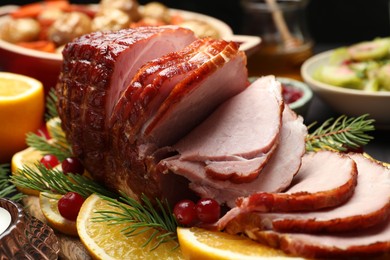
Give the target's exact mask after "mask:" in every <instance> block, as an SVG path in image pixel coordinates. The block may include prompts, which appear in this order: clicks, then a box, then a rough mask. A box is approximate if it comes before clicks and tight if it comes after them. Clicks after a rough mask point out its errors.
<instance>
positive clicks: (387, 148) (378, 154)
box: [305, 44, 390, 162]
mask: <svg viewBox="0 0 390 260" xmlns="http://www.w3.org/2000/svg"><path fill="white" fill-rule="evenodd" d="M335 47H338V46H337V45H336V44H327V45H315V47H314V53H320V52H323V51H326V50H330V49H333V48H335ZM338 116H340V114H337V113H336V112H334V111H332V110H331V109H330V108H329V107H328V106H327V105H326V104H325V103H324V102H323V101H322V100H321V99H319V98H318V97H316V96H315V95H314V99H313V101H312V103H311V104H310V107H309V110H308V113H307V115H306V116H305V123H306V124H307V125H309V124H310V123H312V122H318V123H322V122H324V121H325V120H327V119H329V118H337V117H338ZM389 134H390V129H376V130H375V131H374V132H371V133H370V135H372V136H373V137H374V139H373V140H371V141H370V143H369V144H368V145H367V146H366V147H365V148H364V151H365V152H367V153H368V154H370V155H371V156H372V157H374V158H375V159H377V160H381V161H384V162H390V138H389Z"/></svg>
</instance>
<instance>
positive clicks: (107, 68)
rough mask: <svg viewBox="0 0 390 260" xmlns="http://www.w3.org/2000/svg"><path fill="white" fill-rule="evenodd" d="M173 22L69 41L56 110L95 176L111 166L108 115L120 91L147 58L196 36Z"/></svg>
mask: <svg viewBox="0 0 390 260" xmlns="http://www.w3.org/2000/svg"><path fill="white" fill-rule="evenodd" d="M195 39H196V38H195V36H194V34H193V32H192V31H190V30H187V29H183V28H179V27H176V26H165V27H145V28H139V29H137V30H120V31H117V32H115V33H111V32H95V33H92V34H89V35H85V36H82V37H80V38H78V39H77V40H75V41H73V42H70V43H68V44H67V46H66V48H64V51H63V57H64V59H63V60H64V62H63V65H62V72H61V75H60V77H59V81H58V85H57V87H56V91H57V96H58V106H57V107H58V113H59V115H60V117H61V119H63V120H62V127H63V129H64V131H65V133H66V136H67V138H68V140H69V142H70V143H71V144H72V148H73V153H74V154H75V155H76V156H78V157H79V158H80V159H81V160H82V161H83V163H84V165H85V167H86V169H87V170H88V171H89V172H91V173H93V175H94V177H95V178H96V179H97V180H99V181H104V180H105V175H106V174H107V172H110V171H111V169H110V167H109V166H108V168H107V169H106V168H105V166H106V165H107V163H108V162H107V163H106V162H104V161H105V160H106V159H107V156H106V153H109V151H108V149H107V148H108V147H109V146H110V140H109V139H108V136H109V129H108V128H107V124H108V121H109V120H108V119H109V118H110V115H111V112H112V110H113V108H114V106H115V104H116V102H117V100H118V98H119V96H120V95H121V94H122V92H123V91H124V90H125V89H126V87H127V86H128V84H129V83H130V81H131V80H132V78H133V76H134V75H135V74H136V72H137V71H138V69H139V68H140V67H141V66H142V65H143V64H144V63H146V62H147V61H149V60H151V59H154V58H157V57H160V56H162V55H164V54H167V53H170V52H173V51H178V50H180V49H182V48H184V47H185V46H187V45H188V44H190V43H191V42H193V41H194V40H195Z"/></svg>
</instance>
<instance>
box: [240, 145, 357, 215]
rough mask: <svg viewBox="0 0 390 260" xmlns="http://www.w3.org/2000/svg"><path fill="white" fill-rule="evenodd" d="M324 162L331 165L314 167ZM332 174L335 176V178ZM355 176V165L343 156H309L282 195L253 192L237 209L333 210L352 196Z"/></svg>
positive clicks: (304, 159)
mask: <svg viewBox="0 0 390 260" xmlns="http://www.w3.org/2000/svg"><path fill="white" fill-rule="evenodd" d="M325 161H331V162H332V163H331V164H329V165H327V167H318V165H321V164H322V163H323V162H325ZM334 172H337V178H335V177H334V175H333V174H334ZM357 176H358V173H357V168H356V163H355V161H354V160H352V159H351V158H349V157H347V156H346V155H343V154H339V153H334V152H330V151H319V152H317V153H310V154H307V155H306V156H304V157H303V159H302V166H301V169H300V170H299V172H298V174H297V176H295V178H294V180H293V183H292V184H291V186H290V187H289V188H288V189H287V190H286V191H284V192H283V193H267V192H257V193H254V194H252V195H250V196H249V197H246V198H240V199H239V200H237V206H238V207H239V208H241V209H242V210H245V211H256V212H291V211H314V210H317V209H324V208H330V207H335V206H338V205H340V204H342V203H344V202H346V201H347V200H348V199H349V198H350V197H351V196H352V195H353V193H354V190H355V186H356V184H357Z"/></svg>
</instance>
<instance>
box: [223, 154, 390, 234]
mask: <svg viewBox="0 0 390 260" xmlns="http://www.w3.org/2000/svg"><path fill="white" fill-rule="evenodd" d="M350 157H351V158H352V159H353V160H354V161H355V162H356V164H357V168H358V184H357V185H356V188H355V192H354V194H353V196H352V197H351V198H350V199H349V200H348V201H347V202H346V203H344V204H342V205H340V206H338V207H334V208H331V209H326V210H322V211H312V212H297V213H249V214H243V215H241V216H240V215H238V217H236V218H235V219H233V220H232V221H231V222H232V223H231V224H230V223H229V224H228V227H227V229H228V230H230V231H229V232H235V231H234V229H235V228H236V227H239V226H240V225H242V230H241V231H243V230H245V229H247V228H249V229H251V228H254V227H256V228H259V229H263V230H275V231H283V232H305V233H306V232H308V233H319V232H346V231H352V230H356V229H364V228H368V227H372V226H375V225H377V224H380V223H383V222H384V221H388V220H389V215H390V170H389V169H387V168H385V167H384V166H382V165H380V164H378V163H376V162H374V161H372V160H370V159H367V158H366V157H364V155H362V154H352V155H350ZM331 164H333V162H331V161H330V160H326V164H323V167H328V165H331ZM330 178H331V179H332V178H338V171H335V172H333V174H332V175H331V177H330ZM330 181H332V180H330ZM318 185H326V184H325V183H319V184H318ZM249 219H251V221H250V222H248V220H249ZM234 222H236V223H234ZM230 225H231V226H230ZM229 226H230V227H229ZM240 229H241V228H240ZM236 231H237V230H236ZM241 231H238V232H241Z"/></svg>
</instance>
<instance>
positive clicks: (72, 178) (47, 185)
mask: <svg viewBox="0 0 390 260" xmlns="http://www.w3.org/2000/svg"><path fill="white" fill-rule="evenodd" d="M11 182H12V183H13V184H14V185H16V186H18V187H22V188H29V189H33V190H38V191H41V192H48V193H57V194H66V193H67V192H70V191H73V192H77V193H79V194H80V195H81V196H83V197H84V198H86V197H88V196H89V195H91V194H92V193H97V194H102V195H105V196H108V197H113V198H115V197H116V194H114V193H113V192H111V191H108V190H107V189H106V188H104V187H103V186H101V185H99V184H98V183H97V182H95V181H93V180H91V179H89V178H87V177H85V176H83V175H79V174H72V173H68V174H64V173H63V172H62V171H60V170H59V169H47V168H46V167H45V166H44V165H43V164H41V163H36V164H35V165H34V167H29V166H26V165H25V166H23V168H22V169H19V170H18V171H17V173H16V174H13V175H12V176H11Z"/></svg>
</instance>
